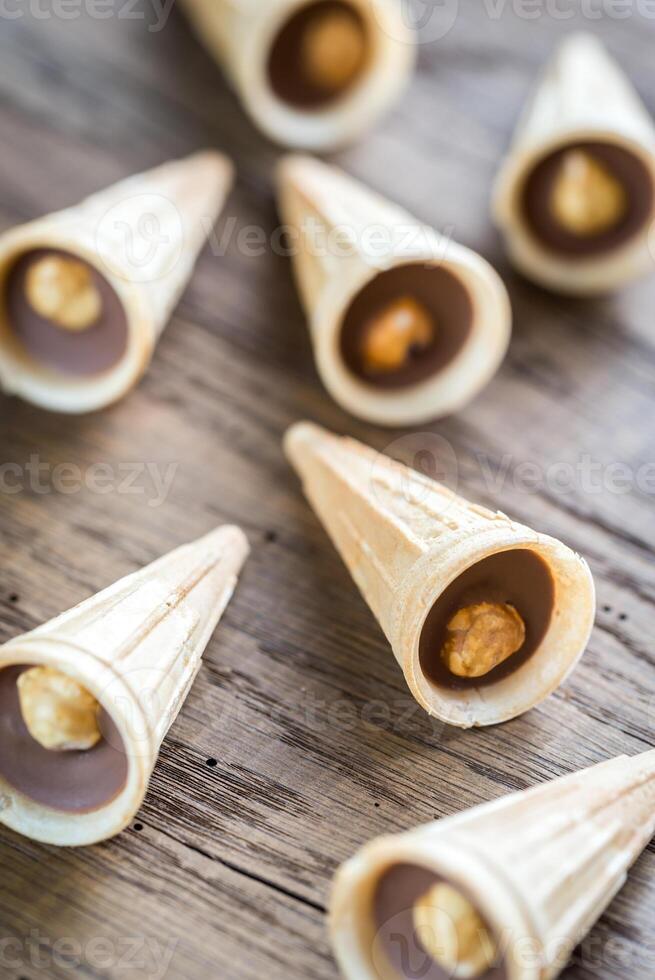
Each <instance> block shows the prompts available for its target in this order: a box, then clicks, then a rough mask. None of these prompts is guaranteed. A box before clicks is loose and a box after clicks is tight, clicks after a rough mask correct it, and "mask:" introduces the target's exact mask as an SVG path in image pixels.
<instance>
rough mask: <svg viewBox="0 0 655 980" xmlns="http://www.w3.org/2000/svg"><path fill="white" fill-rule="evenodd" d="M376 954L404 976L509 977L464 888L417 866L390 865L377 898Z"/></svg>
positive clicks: (435, 979) (434, 979) (403, 979)
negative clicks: (463, 890)
mask: <svg viewBox="0 0 655 980" xmlns="http://www.w3.org/2000/svg"><path fill="white" fill-rule="evenodd" d="M372 904H373V908H372V917H373V921H374V932H375V939H374V949H375V952H374V958H375V960H376V965H379V961H380V959H381V958H384V959H385V960H386V961H387V963H388V966H389V967H391V969H392V970H393V971H394V972H395V974H396V975H397V977H398V980H415V978H416V977H421V978H422V980H504V978H505V977H506V976H507V972H506V970H505V966H504V963H503V960H502V953H501V952H500V950H499V947H500V944H499V942H498V941H497V940H496V938H495V936H494V934H493V930H492V928H491V926H490V925H489V924H488V923H487V922H486V921H485V919H484V917H483V916H482V915H481V914H480V912H479V911H478V909H477V908H476V907H475V904H474V902H472V901H471V900H470V899H469V898H468V897H467V896H466V895H465V894H464V893H463V892H462V890H461V889H460V888H459V887H456V886H455V885H454V884H453V883H452V882H449V881H448V880H446V879H445V878H443V877H442V876H440V875H437V874H435V873H434V872H433V871H430V870H429V869H427V868H423V867H420V866H419V865H414V864H396V865H393V866H392V867H390V868H389V869H388V870H387V871H386V872H385V873H384V874H383V875H381V877H380V880H379V881H378V883H377V886H376V888H375V892H374V898H373V903H372Z"/></svg>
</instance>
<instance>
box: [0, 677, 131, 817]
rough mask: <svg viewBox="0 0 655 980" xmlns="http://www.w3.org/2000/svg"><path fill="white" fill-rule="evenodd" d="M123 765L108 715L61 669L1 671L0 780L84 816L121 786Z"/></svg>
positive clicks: (45, 802)
mask: <svg viewBox="0 0 655 980" xmlns="http://www.w3.org/2000/svg"><path fill="white" fill-rule="evenodd" d="M127 769H128V762H127V757H126V754H125V749H124V746H123V742H122V739H121V737H120V734H119V732H118V729H117V728H116V725H115V724H114V722H113V720H112V719H111V717H110V716H109V715H108V714H107V713H106V712H105V711H102V710H101V709H100V707H99V705H98V703H97V701H96V700H95V699H94V698H93V697H92V696H91V695H90V694H89V693H88V691H86V690H85V689H84V688H83V687H82V686H81V685H79V684H78V683H77V682H76V681H75V680H73V679H72V678H71V677H69V676H67V675H66V674H64V673H62V672H61V671H56V670H53V669H52V668H47V667H39V666H37V667H30V666H28V665H25V664H21V665H17V666H14V667H5V668H4V669H2V670H0V779H3V780H6V782H7V783H8V784H9V785H10V786H11V787H13V789H15V790H17V791H18V792H20V793H22V794H23V795H24V796H26V797H27V798H28V799H29V800H32V801H34V802H36V803H40V804H42V805H43V806H46V807H50V808H52V809H54V810H61V811H64V812H68V813H88V812H91V811H93V810H97V809H98V808H99V807H101V806H105V805H106V804H108V803H109V802H111V801H112V800H113V799H114V798H115V797H116V796H118V794H119V793H120V792H121V790H122V789H123V788H124V786H125V783H126V780H127Z"/></svg>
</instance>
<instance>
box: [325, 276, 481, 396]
mask: <svg viewBox="0 0 655 980" xmlns="http://www.w3.org/2000/svg"><path fill="white" fill-rule="evenodd" d="M403 296H411V297H412V298H413V299H415V300H417V301H418V302H419V303H420V304H421V305H422V306H424V307H425V309H426V310H427V311H428V312H429V313H430V314H431V316H432V318H433V320H434V324H435V328H436V329H435V337H434V341H433V343H432V344H430V346H429V347H425V348H422V349H421V350H418V351H416V353H415V354H414V355H413V356H411V355H410V358H409V360H408V361H407V362H406V363H405V364H404V365H403V366H402V367H401V368H399V369H398V370H397V371H385V372H376V373H372V372H371V371H367V369H366V367H365V364H364V360H363V344H364V340H365V337H366V333H367V330H368V329H369V327H370V323H371V320H373V319H375V318H376V317H377V316H378V315H379V314H380V313H382V312H383V310H384V309H385V307H387V306H389V304H390V303H393V302H395V301H396V300H398V299H401V298H402V297H403ZM472 328H473V302H472V300H471V296H470V294H469V291H468V289H467V288H466V286H465V285H464V283H463V282H462V281H461V280H460V279H458V278H457V276H456V275H454V274H453V273H452V272H450V270H449V269H446V268H445V267H444V266H440V265H425V264H424V263H422V262H411V263H407V264H406V265H399V266H395V267H394V268H393V269H388V270H386V271H385V272H381V273H379V275H377V276H376V277H375V278H374V279H372V280H371V281H370V282H369V283H367V284H366V286H364V288H363V289H362V290H361V292H359V293H358V294H357V296H355V298H354V299H353V301H352V303H351V304H350V306H349V307H348V309H347V311H346V314H345V316H344V319H343V324H342V326H341V336H340V348H341V357H342V358H343V361H344V363H345V365H346V366H347V368H348V369H349V371H350V372H351V373H352V374H354V375H355V376H356V377H357V378H358V380H360V381H363V382H365V383H366V384H368V385H371V386H373V387H375V388H405V387H408V386H410V385H415V384H418V383H419V382H421V381H425V380H427V379H428V378H430V377H432V376H433V375H435V374H438V373H439V371H443V370H444V368H446V367H447V366H448V365H449V364H450V363H451V362H452V361H453V360H454V359H455V358H456V357H457V355H458V354H459V353H460V351H461V350H462V348H463V346H464V344H465V343H466V341H467V339H468V337H469V335H470V333H471V330H472Z"/></svg>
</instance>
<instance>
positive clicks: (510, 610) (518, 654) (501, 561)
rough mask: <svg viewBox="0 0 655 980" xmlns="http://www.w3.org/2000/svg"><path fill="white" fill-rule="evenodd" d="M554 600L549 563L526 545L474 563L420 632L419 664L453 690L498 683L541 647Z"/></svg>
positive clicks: (439, 601)
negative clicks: (526, 547)
mask: <svg viewBox="0 0 655 980" xmlns="http://www.w3.org/2000/svg"><path fill="white" fill-rule="evenodd" d="M554 601H555V587H554V582H553V576H552V573H551V571H550V569H549V567H548V565H547V564H546V562H545V561H544V560H543V559H542V558H541V557H540V556H539V555H538V554H536V553H535V552H534V551H530V550H528V549H525V548H518V549H511V550H509V551H502V552H500V553H499V554H495V555H490V556H489V557H487V558H484V559H482V561H479V562H476V564H474V565H472V566H471V567H470V568H467V570H466V571H465V572H463V573H462V574H461V575H459V576H458V577H457V578H456V579H455V581H454V582H452V583H451V584H450V585H449V586H448V587H447V588H446V589H445V590H444V591H443V592H442V593H441V595H440V596H439V598H438V599H437V601H436V602H435V604H434V605H433V607H432V609H431V610H430V612H429V613H428V616H427V619H426V621H425V625H424V626H423V630H422V632H421V639H420V653H419V657H420V664H421V669H422V671H423V673H424V675H425V676H426V677H427V678H428V679H429V680H430V681H431V682H432V683H434V684H437V685H440V686H444V687H448V688H451V689H465V688H467V687H481V686H486V685H488V684H493V683H495V682H497V681H499V680H502V679H503V678H505V677H508V676H509V675H510V674H511V673H513V672H514V671H516V670H518V668H519V667H522V666H523V665H524V664H525V663H526V661H527V660H529V658H530V657H531V656H532V654H533V653H534V652H535V651H536V650H538V649H539V646H540V645H541V643H542V641H543V639H544V637H545V635H546V633H547V631H548V627H549V625H550V620H551V616H552V612H553V605H554Z"/></svg>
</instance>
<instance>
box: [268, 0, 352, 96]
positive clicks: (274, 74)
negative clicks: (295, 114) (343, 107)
mask: <svg viewBox="0 0 655 980" xmlns="http://www.w3.org/2000/svg"><path fill="white" fill-rule="evenodd" d="M369 45H370V38H369V36H368V28H367V25H366V23H365V22H364V19H363V18H362V15H361V14H360V13H359V11H358V10H357V9H356V7H354V6H353V5H352V4H349V3H346V2H343V0H317V2H315V3H309V4H306V5H305V6H303V7H301V8H300V9H299V10H297V11H296V12H295V13H294V14H293V15H292V16H291V17H290V18H289V20H288V21H287V22H286V23H285V24H284V26H283V27H282V28H281V30H280V31H279V33H278V35H277V37H276V39H275V41H274V42H273V45H272V47H271V51H270V56H269V62H268V74H269V78H270V83H271V87H272V89H273V91H274V92H275V94H276V95H277V96H278V98H280V99H281V100H282V101H283V102H286V103H288V104H289V105H291V106H294V107H296V108H299V109H304V110H308V109H320V108H321V107H324V106H327V105H329V104H330V103H331V102H334V101H335V100H336V99H338V98H340V97H342V96H343V95H344V94H345V93H346V92H348V91H349V90H350V89H351V88H352V86H353V85H354V84H355V83H356V82H357V81H358V79H359V78H361V76H362V74H363V72H364V71H365V69H366V63H367V58H368V49H369Z"/></svg>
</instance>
